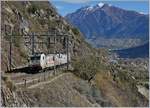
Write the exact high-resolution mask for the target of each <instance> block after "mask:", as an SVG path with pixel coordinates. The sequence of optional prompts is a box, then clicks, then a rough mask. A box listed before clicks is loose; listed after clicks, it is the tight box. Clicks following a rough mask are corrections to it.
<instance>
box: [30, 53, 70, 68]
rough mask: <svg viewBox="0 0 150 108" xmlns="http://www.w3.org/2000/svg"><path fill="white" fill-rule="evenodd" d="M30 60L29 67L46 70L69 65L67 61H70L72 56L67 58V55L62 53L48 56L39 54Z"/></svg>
mask: <svg viewBox="0 0 150 108" xmlns="http://www.w3.org/2000/svg"><path fill="white" fill-rule="evenodd" d="M68 56H69V54H68ZM29 59H30V61H29V67H32V68H40V69H45V68H50V67H54V66H60V65H64V64H67V61H69V60H70V56H69V57H68V58H67V54H62V53H58V54H47V55H46V54H44V53H39V54H35V55H31V56H30V57H29ZM67 59H68V60H67Z"/></svg>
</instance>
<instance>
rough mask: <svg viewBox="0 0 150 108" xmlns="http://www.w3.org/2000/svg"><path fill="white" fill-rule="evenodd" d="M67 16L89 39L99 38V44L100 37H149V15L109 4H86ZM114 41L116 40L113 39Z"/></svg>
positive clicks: (144, 38)
mask: <svg viewBox="0 0 150 108" xmlns="http://www.w3.org/2000/svg"><path fill="white" fill-rule="evenodd" d="M65 18H66V19H68V20H69V21H70V22H71V23H72V24H73V25H75V26H76V27H77V28H79V29H80V31H81V32H82V33H83V34H84V35H85V36H86V38H87V39H92V38H95V39H93V41H94V40H99V46H100V45H101V44H100V42H101V41H100V39H99V38H100V37H101V38H104V39H108V38H109V39H120V40H121V39H141V40H147V39H148V15H144V14H140V13H138V12H135V11H128V10H124V9H121V8H118V7H115V6H111V5H109V4H103V3H99V4H97V5H95V6H86V7H83V8H81V9H78V10H77V11H75V12H74V13H71V14H68V15H66V16H65ZM105 41H107V40H105ZM114 42H115V40H114V41H112V43H114ZM93 43H94V42H93ZM97 43H98V42H97ZM106 43H107V42H106ZM118 43H119V42H118ZM139 43H140V42H138V43H137V44H139ZM107 44H109V43H107ZM122 44H123V42H122ZM130 46H133V45H130Z"/></svg>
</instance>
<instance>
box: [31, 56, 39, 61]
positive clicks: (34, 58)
mask: <svg viewBox="0 0 150 108" xmlns="http://www.w3.org/2000/svg"><path fill="white" fill-rule="evenodd" d="M31 60H40V56H33V57H31Z"/></svg>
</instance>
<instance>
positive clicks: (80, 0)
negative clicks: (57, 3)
mask: <svg viewBox="0 0 150 108" xmlns="http://www.w3.org/2000/svg"><path fill="white" fill-rule="evenodd" d="M62 1H63V2H67V3H73V4H78V3H87V2H90V0H62Z"/></svg>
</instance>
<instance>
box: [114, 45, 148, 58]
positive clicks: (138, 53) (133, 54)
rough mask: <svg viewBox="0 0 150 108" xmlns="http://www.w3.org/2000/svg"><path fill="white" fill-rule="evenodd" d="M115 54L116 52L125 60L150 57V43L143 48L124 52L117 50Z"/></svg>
mask: <svg viewBox="0 0 150 108" xmlns="http://www.w3.org/2000/svg"><path fill="white" fill-rule="evenodd" d="M114 52H116V53H117V54H118V55H119V56H120V57H123V58H138V57H142V58H145V57H149V42H148V43H146V44H144V45H141V46H137V47H133V48H128V49H123V50H116V51H114Z"/></svg>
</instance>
